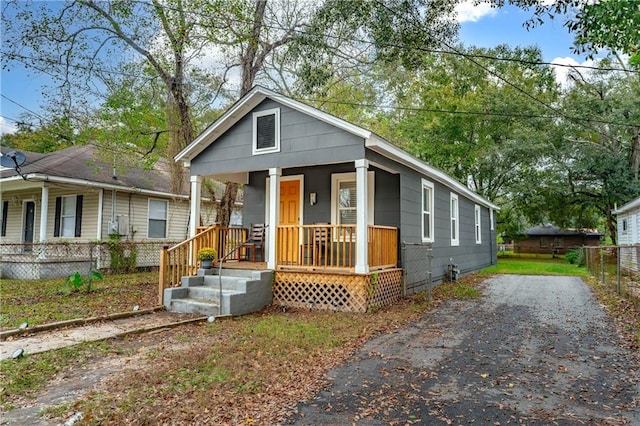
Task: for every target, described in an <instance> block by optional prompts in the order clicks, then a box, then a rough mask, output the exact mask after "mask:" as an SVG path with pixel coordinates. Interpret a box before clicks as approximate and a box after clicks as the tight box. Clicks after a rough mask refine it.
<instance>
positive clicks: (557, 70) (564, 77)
mask: <svg viewBox="0 0 640 426" xmlns="http://www.w3.org/2000/svg"><path fill="white" fill-rule="evenodd" d="M551 64H552V65H551V69H552V70H553V73H554V74H555V76H556V81H557V82H558V84H559V85H560V87H562V88H563V89H568V88H569V87H570V86H571V84H572V80H571V79H570V78H569V73H570V72H571V71H572V70H573V68H571V67H572V66H576V65H578V66H580V65H581V66H589V67H593V66H596V63H595V61H593V60H591V59H587V60H586V61H584V62H582V63H579V62H578V61H576V60H575V59H573V58H572V57H569V56H565V57H564V58H561V57H557V58H554V59H553V60H552V61H551ZM553 64H558V65H559V66H554V65H553ZM578 71H579V72H580V74H582V75H583V76H584V77H586V76H587V75H588V74H589V72H590V70H589V69H583V68H582V69H581V68H578Z"/></svg>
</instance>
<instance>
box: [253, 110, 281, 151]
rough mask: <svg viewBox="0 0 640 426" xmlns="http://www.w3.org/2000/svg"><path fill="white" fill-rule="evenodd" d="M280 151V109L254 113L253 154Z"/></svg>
mask: <svg viewBox="0 0 640 426" xmlns="http://www.w3.org/2000/svg"><path fill="white" fill-rule="evenodd" d="M279 151H280V109H279V108H274V109H268V110H265V111H258V112H254V113H253V154H254V155H256V154H267V153H270V152H279Z"/></svg>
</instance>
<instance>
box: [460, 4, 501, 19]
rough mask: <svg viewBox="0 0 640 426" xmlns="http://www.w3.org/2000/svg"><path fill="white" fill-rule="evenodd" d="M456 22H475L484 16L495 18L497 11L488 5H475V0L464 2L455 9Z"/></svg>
mask: <svg viewBox="0 0 640 426" xmlns="http://www.w3.org/2000/svg"><path fill="white" fill-rule="evenodd" d="M455 11H456V20H457V21H458V22H459V23H462V22H477V21H479V20H480V19H482V18H484V17H485V16H495V15H496V13H498V9H496V8H494V7H491V4H489V3H480V4H476V2H475V0H466V1H463V2H461V3H458V5H457V6H456V7H455Z"/></svg>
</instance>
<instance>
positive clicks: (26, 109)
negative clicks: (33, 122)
mask: <svg viewBox="0 0 640 426" xmlns="http://www.w3.org/2000/svg"><path fill="white" fill-rule="evenodd" d="M0 96H2V97H3V98H4V99H6V100H8V101H9V102H11V103H12V104H15V105H17V106H19V107H20V108H22V109H23V110H25V111H27V112H30V113H31V114H33V115H35V116H36V117H38V118H39V119H40V120H44V117H42V116H41V115H40V114H38V113H37V112H35V111H33V110H30V109H29V108H27V107H26V106H24V105H22V104H20V103H18V102H16V101H14V100H13V99H11V98H9V97H7V96H6V95H4V94H2V93H0Z"/></svg>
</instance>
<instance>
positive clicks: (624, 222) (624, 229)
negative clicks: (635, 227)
mask: <svg viewBox="0 0 640 426" xmlns="http://www.w3.org/2000/svg"><path fill="white" fill-rule="evenodd" d="M622 232H627V219H622Z"/></svg>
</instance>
